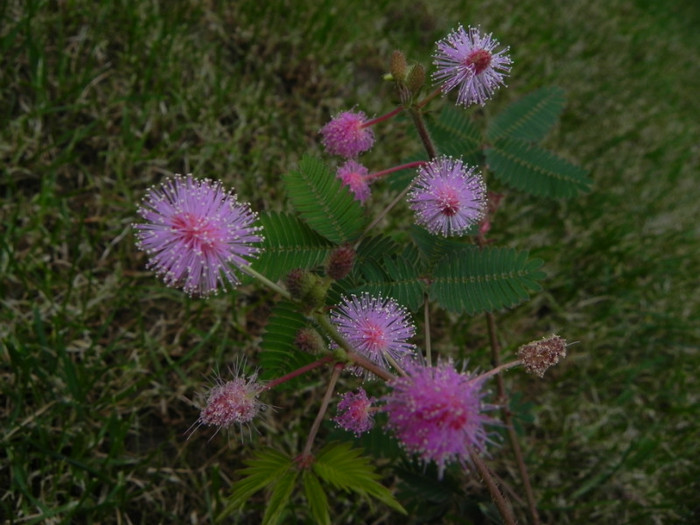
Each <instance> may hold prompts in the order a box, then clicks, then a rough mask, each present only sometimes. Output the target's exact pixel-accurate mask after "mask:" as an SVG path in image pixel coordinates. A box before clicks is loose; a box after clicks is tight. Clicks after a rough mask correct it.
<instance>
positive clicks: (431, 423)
mask: <svg viewBox="0 0 700 525" xmlns="http://www.w3.org/2000/svg"><path fill="white" fill-rule="evenodd" d="M406 371H407V372H408V375H407V376H402V377H398V378H397V379H395V380H394V381H392V383H391V384H390V386H391V387H392V391H391V392H390V393H389V394H387V395H386V396H385V397H384V401H385V405H384V407H383V410H384V411H385V412H386V413H387V415H388V417H389V419H388V426H389V428H391V429H392V430H393V431H394V433H395V434H396V437H397V438H398V439H399V441H400V442H401V444H402V445H403V447H404V448H405V449H406V450H407V451H408V452H411V453H415V454H418V455H419V456H420V457H421V459H422V460H423V461H424V462H425V463H429V462H430V461H434V462H435V464H436V465H437V466H438V471H439V475H440V476H442V474H443V472H444V470H445V466H446V465H447V464H448V463H451V462H454V461H459V462H461V463H463V464H465V463H466V462H467V461H468V460H469V456H470V449H471V450H473V451H474V452H475V453H481V452H483V451H484V450H485V449H486V444H487V443H488V442H489V441H490V440H489V439H488V435H487V432H486V429H485V428H484V425H486V424H494V423H495V421H494V420H493V419H492V418H490V417H488V416H486V415H485V414H484V411H485V410H488V409H490V408H491V407H490V406H487V405H485V404H484V403H483V401H482V398H483V397H484V393H483V392H482V390H481V387H482V386H483V379H480V378H479V377H478V376H471V375H469V374H466V373H459V372H457V371H456V370H455V368H454V366H453V365H452V363H451V362H442V363H440V364H438V365H437V366H434V367H432V366H425V365H420V364H417V363H413V364H411V365H409V366H408V367H407V370H406Z"/></svg>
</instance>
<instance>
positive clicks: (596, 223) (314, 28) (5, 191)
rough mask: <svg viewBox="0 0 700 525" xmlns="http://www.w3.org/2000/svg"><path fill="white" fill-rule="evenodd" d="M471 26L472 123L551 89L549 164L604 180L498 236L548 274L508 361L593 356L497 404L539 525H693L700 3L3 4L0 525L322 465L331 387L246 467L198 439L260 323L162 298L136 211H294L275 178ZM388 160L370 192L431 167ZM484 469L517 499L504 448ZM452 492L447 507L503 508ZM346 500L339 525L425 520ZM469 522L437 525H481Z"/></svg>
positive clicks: (156, 501)
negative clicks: (318, 423)
mask: <svg viewBox="0 0 700 525" xmlns="http://www.w3.org/2000/svg"><path fill="white" fill-rule="evenodd" d="M459 23H462V24H464V25H469V24H471V25H480V26H481V28H482V29H483V30H485V31H487V32H493V33H494V36H496V37H497V38H498V39H499V40H500V42H501V43H503V44H504V45H509V46H510V47H511V55H512V58H513V60H514V66H513V69H512V73H511V76H510V78H509V80H508V88H507V89H501V90H500V91H499V92H498V94H497V96H496V97H495V98H494V100H493V101H492V102H491V103H489V104H488V105H487V106H486V107H485V108H484V109H483V110H478V111H476V114H477V116H478V117H479V118H481V116H488V115H489V114H492V113H495V112H496V111H498V110H499V109H501V108H502V107H504V106H505V105H507V104H508V103H509V102H512V101H514V100H517V99H518V98H520V97H522V96H523V95H524V94H526V93H527V92H529V91H531V90H534V89H536V88H538V87H542V86H547V85H558V86H560V87H562V88H563V89H564V90H565V91H566V93H567V106H566V108H565V111H564V114H563V117H562V121H561V124H560V125H559V126H557V127H556V129H555V130H554V131H553V132H552V133H551V134H550V135H549V136H548V137H547V139H546V146H547V147H548V148H549V149H552V150H553V151H555V152H557V153H558V154H560V155H562V156H564V157H566V158H568V159H570V160H571V161H572V162H574V163H576V164H579V165H581V166H583V167H585V168H586V169H587V170H589V172H590V176H591V177H592V179H593V180H594V186H593V190H592V191H591V192H590V193H589V194H587V195H584V196H581V197H579V198H576V199H571V200H568V201H546V200H543V199H536V198H534V197H529V196H523V195H520V194H517V193H515V192H512V193H508V194H507V195H506V198H505V200H504V202H503V206H502V208H501V209H500V210H499V212H498V215H497V220H496V221H495V224H494V229H493V231H492V232H491V235H492V237H493V239H494V240H495V241H496V243H497V244H499V245H507V246H512V247H516V248H519V249H529V250H531V253H532V254H533V255H535V256H537V257H541V258H542V259H544V260H545V266H544V268H545V271H546V272H547V275H548V277H547V279H546V280H545V281H544V282H543V285H544V288H545V291H544V292H542V293H539V294H537V295H535V296H533V298H532V300H531V301H529V302H527V303H525V304H523V305H521V306H519V307H517V308H514V309H512V310H509V311H505V312H498V314H497V323H498V327H499V338H500V341H501V343H502V345H503V347H504V348H505V349H506V351H507V352H508V353H510V352H513V351H514V350H516V349H517V347H518V346H519V345H520V344H523V343H525V342H528V341H530V340H533V339H537V338H539V337H541V336H542V335H545V334H548V333H551V332H556V333H559V334H560V335H562V336H563V337H565V338H566V339H567V340H569V341H578V343H577V344H576V345H574V346H572V347H570V349H569V350H570V356H569V357H568V358H567V360H566V361H565V362H564V363H562V365H561V366H559V367H558V368H557V369H554V370H552V371H550V372H548V374H547V375H546V376H545V379H544V380H543V381H533V380H532V379H531V378H530V377H526V376H524V375H523V374H513V375H512V376H508V377H507V380H508V384H509V387H510V389H511V392H513V393H515V400H516V402H517V407H518V408H517V411H516V416H518V420H517V421H518V431H519V432H520V434H521V444H522V447H523V449H524V452H525V455H526V461H527V465H528V468H529V470H530V474H531V477H532V481H533V485H534V489H535V495H536V499H537V501H538V506H539V510H540V513H541V517H542V520H543V522H545V523H556V524H569V523H571V524H584V523H603V524H605V523H610V524H620V523H640V524H642V523H643V524H647V523H697V522H699V521H700V466H699V465H700V463H698V457H699V456H700V439H698V436H700V424H698V420H700V409H698V405H700V398H699V396H698V392H700V381H699V380H698V369H700V350H699V346H700V333H699V330H698V319H700V308H699V304H700V301H699V300H698V284H699V280H698V275H700V239H699V235H698V234H699V233H700V228H699V227H698V208H699V206H698V202H699V201H700V184H699V183H698V173H699V167H700V166H699V164H700V146H699V144H700V142H699V138H700V105H698V104H697V94H698V93H700V53H699V52H698V51H699V50H700V31H699V30H698V29H700V5H699V4H698V3H697V2H693V1H692V0H677V1H675V2H654V1H651V0H611V1H604V0H589V1H584V0H572V1H566V2H562V1H556V0H539V1H538V0H524V1H522V2H506V1H503V0H494V1H486V0H481V1H475V2H467V1H458V2H455V1H450V0H435V1H434V2H410V3H409V2H401V1H398V0H373V1H370V0H360V1H353V2H350V1H335V2H333V1H325V0H322V1H311V0H299V1H295V2H292V1H290V0H286V1H285V0H273V1H271V2H260V1H250V0H241V1H235V2H216V1H214V0H208V1H201V2H196V1H184V0H174V1H172V2H157V1H155V0H114V1H104V2H92V1H87V0H74V1H68V0H65V1H61V0H5V1H2V2H0V51H1V52H0V170H1V171H0V392H1V397H0V420H1V421H2V431H0V440H1V441H0V518H4V520H5V522H6V523H112V522H114V523H143V524H153V523H185V522H189V523H208V522H212V521H213V520H214V519H215V517H216V516H217V515H218V514H219V513H220V512H221V511H222V509H223V508H224V507H225V505H226V498H227V496H228V495H229V494H230V491H231V486H232V484H233V483H235V481H236V480H237V479H239V477H240V475H239V474H237V472H236V471H237V470H238V469H240V468H241V467H242V466H243V463H242V462H243V460H245V459H246V458H248V457H250V454H251V450H252V449H254V448H255V446H258V445H259V444H268V445H272V446H275V447H278V448H280V449H284V450H286V451H294V450H299V449H300V448H301V447H302V446H303V443H304V437H305V433H307V432H308V429H309V426H310V424H311V422H312V421H313V418H314V415H315V412H314V408H315V407H316V406H317V404H318V403H319V401H320V396H321V394H322V392H323V385H324V384H325V377H322V376H321V375H320V374H317V375H311V376H310V377H309V379H308V382H307V383H306V387H305V388H304V389H303V390H302V391H301V392H296V393H295V395H294V396H290V395H289V392H288V391H287V392H284V391H282V392H280V393H277V394H274V395H272V396H271V397H270V399H269V402H270V404H272V405H274V406H275V410H274V411H268V412H267V414H266V415H265V417H264V418H263V420H262V421H261V422H260V423H259V424H258V429H259V434H258V435H255V436H254V438H253V443H252V445H253V446H251V443H250V442H248V441H246V442H244V443H241V441H240V440H239V438H238V436H237V434H235V433H231V434H230V435H227V434H226V433H220V434H218V435H216V436H215V437H213V438H211V433H206V432H204V431H201V432H196V433H195V434H194V435H193V436H192V437H191V438H190V439H189V440H188V439H187V436H186V432H187V430H188V428H189V427H190V425H191V424H192V423H193V422H194V421H195V420H196V418H197V416H198V402H199V401H200V400H201V395H202V392H204V391H205V390H206V389H207V388H208V387H209V386H210V385H211V380H212V377H213V376H215V375H217V374H218V373H221V374H224V375H225V374H226V373H228V372H227V370H228V369H229V368H230V367H232V366H234V365H235V363H236V361H237V359H239V358H240V357H241V356H247V359H248V362H249V364H251V365H253V366H254V365H255V359H256V357H255V352H256V348H257V345H258V344H259V342H260V338H261V336H262V333H263V331H264V325H265V322H266V319H267V314H268V313H269V309H270V298H271V297H270V294H268V293H267V292H263V291H261V290H260V289H258V288H255V287H253V286H250V285H246V286H243V287H241V288H240V289H239V290H237V291H236V293H234V294H232V295H226V296H224V295H220V296H217V297H215V298H213V299H208V300H198V299H190V298H188V297H187V296H186V295H185V294H183V293H182V292H179V291H177V290H173V289H170V288H167V287H165V286H164V285H163V284H162V283H161V282H160V281H159V280H157V279H156V278H155V277H154V275H153V274H152V273H151V272H149V271H147V270H146V269H145V263H146V258H145V255H144V254H142V253H140V252H139V251H138V250H137V249H136V248H135V246H134V235H133V232H132V230H131V227H130V225H131V223H132V222H133V221H134V220H135V219H136V207H137V205H138V202H139V200H140V199H141V197H142V195H143V193H144V191H145V190H146V188H148V187H149V186H150V185H152V184H154V183H156V182H158V181H160V180H162V179H163V177H164V176H166V175H168V174H170V173H189V172H192V173H194V174H195V175H196V176H199V177H211V178H216V179H221V180H222V181H224V183H225V184H226V185H227V186H229V187H235V188H236V191H237V193H238V194H239V195H240V196H241V199H242V200H245V201H249V202H251V203H252V206H253V208H254V209H258V210H288V211H291V208H290V206H289V204H288V202H287V201H286V198H285V194H284V190H283V188H282V185H281V183H280V177H281V176H282V174H284V173H285V172H287V171H288V170H289V169H291V168H293V167H294V166H295V165H296V164H297V162H298V161H299V159H300V158H301V156H302V155H303V154H304V153H307V152H310V153H314V154H320V152H321V146H320V144H319V136H318V134H317V131H318V129H319V128H320V127H321V126H322V125H323V124H324V123H325V122H326V121H327V120H328V118H329V116H330V115H333V114H335V113H336V112H338V111H340V110H343V109H347V108H350V107H353V106H357V107H358V108H360V109H362V110H364V111H365V112H366V113H368V114H370V115H375V114H376V115H381V114H383V113H385V112H387V111H389V110H390V109H391V108H392V107H393V105H394V104H395V101H394V99H393V94H392V91H391V86H390V85H389V84H388V83H386V82H384V81H383V80H382V75H383V74H384V73H385V72H386V70H387V69H388V63H389V57H390V54H391V52H392V51H393V50H394V49H402V50H403V51H405V52H406V54H407V55H408V56H409V58H411V59H413V60H415V61H419V62H422V63H424V64H425V65H426V66H427V65H429V63H430V55H431V53H432V52H433V46H434V42H435V41H436V40H438V39H440V38H442V37H443V36H444V35H445V34H446V33H447V32H448V31H449V30H450V29H452V28H454V27H456V26H457V25H458V24H459ZM378 138H379V140H378V143H377V145H376V147H375V148H374V149H373V151H372V152H371V153H370V154H368V155H367V157H366V160H367V162H368V163H370V164H372V163H374V164H375V165H376V166H379V167H388V166H391V165H394V164H397V163H399V162H401V161H403V160H404V159H405V158H406V154H407V151H409V149H408V148H413V147H414V146H413V144H414V139H413V137H412V136H411V135H409V134H406V133H405V128H404V127H402V125H401V123H400V122H399V123H396V124H395V125H392V124H389V125H387V126H385V127H382V128H381V129H380V130H379V131H378ZM363 158H364V157H363ZM391 197H392V195H388V196H387V197H386V198H387V199H390V198H391ZM435 322H436V323H437V325H438V326H437V328H436V330H435V336H436V342H435V346H436V348H437V349H438V350H441V349H442V350H443V351H445V352H452V351H455V352H463V350H464V349H465V348H468V349H470V350H471V351H472V354H471V355H470V356H469V359H470V365H474V366H479V367H482V368H487V367H488V357H487V356H488V353H487V340H486V334H485V326H484V322H483V318H481V317H478V318H473V319H472V318H468V317H464V318H461V319H457V318H454V317H445V318H444V319H437V320H435ZM300 403H301V404H303V405H304V406H307V405H308V406H309V407H310V408H309V409H306V410H303V411H302V410H299V404H300ZM331 430H332V428H331V425H328V426H327V427H324V428H323V429H322V432H321V437H322V438H323V437H324V436H326V435H328V433H329V432H330V431H331ZM210 438H211V439H210ZM378 463H379V464H380V465H381V467H382V469H383V470H382V472H383V473H384V474H385V478H384V480H383V481H384V483H385V485H387V486H389V487H392V488H396V486H395V483H396V479H395V478H394V477H392V476H391V474H390V472H391V471H390V469H388V468H386V467H387V466H386V465H385V464H384V463H382V461H381V460H379V461H378ZM491 466H492V467H493V468H494V469H495V470H496V471H497V472H498V473H499V475H500V476H501V477H502V478H503V479H504V480H505V482H506V483H507V484H508V485H510V486H511V487H512V488H513V491H514V492H515V493H516V494H522V489H521V488H520V483H519V480H518V477H517V469H516V467H515V463H514V461H513V460H512V459H511V455H510V453H509V451H508V449H507V447H504V449H503V451H501V452H499V451H498V450H495V451H494V452H493V457H492V459H491ZM463 481H464V483H463V485H462V486H461V487H460V489H459V491H457V492H456V493H454V494H457V495H459V494H464V493H465V492H466V493H468V494H470V495H472V496H473V497H474V498H476V499H475V501H485V500H487V499H488V494H487V493H486V492H485V491H484V489H483V488H481V487H480V486H479V485H478V484H476V483H470V482H469V480H466V481H465V480H463ZM437 487H438V491H441V490H444V491H445V493H450V492H449V491H450V490H451V488H449V487H440V486H439V485H437ZM399 488H400V487H399ZM428 489H431V490H435V482H433V486H430V487H426V491H427V490H428ZM460 491H461V492H460ZM400 494H401V493H400ZM400 494H399V500H401V495H400ZM450 494H453V493H450ZM464 497H465V498H466V496H464ZM426 499H430V498H427V497H426ZM457 499H459V498H457ZM331 500H332V501H333V502H334V505H333V509H334V510H333V514H332V516H333V519H334V523H341V522H342V523H358V524H359V523H367V522H369V521H370V520H371V521H372V522H373V523H385V524H392V523H397V522H399V520H402V521H407V522H410V523H421V521H420V517H421V515H424V516H427V515H428V514H427V512H428V511H427V510H426V508H424V507H421V508H420V512H421V513H422V514H419V513H416V514H415V515H412V516H411V517H410V518H408V519H407V518H404V517H401V516H399V515H398V514H393V513H391V511H390V510H389V509H388V508H385V507H382V506H381V505H378V506H377V505H375V506H374V507H371V508H370V506H368V505H367V504H366V503H365V502H362V501H355V500H354V499H352V498H348V497H347V495H346V494H344V493H343V492H341V491H338V493H333V494H332V499H331ZM293 501H294V509H295V514H296V515H297V518H296V521H295V518H293V517H292V516H291V515H290V516H289V519H288V520H287V521H285V523H287V522H288V523H306V522H307V521H306V520H307V519H308V518H307V514H306V513H305V512H306V511H305V505H306V503H305V500H304V498H303V494H302V491H298V494H296V495H295V496H294V498H293ZM401 501H402V502H403V503H406V500H401ZM450 504H451V505H452V507H450V508H451V510H450V513H449V514H448V515H447V516H446V517H444V518H443V519H444V520H445V522H448V523H472V521H468V520H467V519H466V518H464V517H460V506H459V504H458V503H457V502H455V501H452V502H451V503H450ZM264 505H265V499H264V497H263V495H262V494H259V495H258V496H256V497H255V498H254V499H253V501H252V502H251V504H250V505H249V506H247V507H245V508H244V510H242V511H240V512H239V513H237V514H234V515H232V516H230V517H229V518H227V520H229V521H230V522H233V523H258V522H259V520H260V516H261V511H262V509H264ZM425 522H429V521H425ZM523 522H524V520H523Z"/></svg>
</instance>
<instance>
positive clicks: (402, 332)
mask: <svg viewBox="0 0 700 525" xmlns="http://www.w3.org/2000/svg"><path fill="white" fill-rule="evenodd" d="M331 321H332V322H333V324H334V325H335V326H336V328H337V329H338V331H339V332H340V333H341V335H342V336H343V337H345V338H346V339H347V341H348V343H350V345H351V346H352V347H353V348H354V349H355V350H356V351H357V352H358V353H360V354H362V355H363V356H365V357H366V358H368V359H369V360H370V361H372V362H373V363H376V364H378V365H381V366H384V367H388V366H389V365H390V364H392V361H393V362H395V363H398V364H399V365H403V364H404V363H405V362H407V361H410V360H411V359H412V358H413V357H414V356H415V345H413V344H411V343H408V340H409V339H410V338H411V337H413V335H414V334H415V331H416V329H415V326H414V325H413V322H411V319H410V314H409V313H408V311H407V310H406V309H405V308H404V307H403V306H400V305H399V304H398V303H397V302H396V301H395V300H394V299H391V298H383V297H372V296H371V295H369V294H362V295H361V296H360V297H357V296H355V295H353V296H351V297H349V298H348V297H343V302H342V303H341V304H340V305H338V306H337V307H336V308H335V309H334V310H333V312H332V313H331Z"/></svg>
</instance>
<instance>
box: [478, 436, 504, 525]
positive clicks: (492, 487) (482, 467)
mask: <svg viewBox="0 0 700 525" xmlns="http://www.w3.org/2000/svg"><path fill="white" fill-rule="evenodd" d="M469 455H470V457H471V460H472V462H473V463H474V465H476V468H477V470H478V471H479V474H481V477H482V478H483V479H484V483H486V486H487V487H488V489H489V492H490V493H491V499H493V502H494V503H495V504H496V506H497V507H498V510H499V512H500V513H501V517H502V518H503V521H504V522H505V523H506V524H507V525H515V516H514V515H513V511H512V510H511V509H510V507H509V506H508V503H507V502H506V499H505V498H504V497H503V494H501V491H500V490H499V489H498V485H496V482H495V481H494V479H493V476H492V475H491V471H490V470H489V468H488V466H487V465H486V463H484V462H483V460H482V459H481V458H480V457H479V455H478V454H477V453H476V452H474V450H473V449H472V448H471V447H469Z"/></svg>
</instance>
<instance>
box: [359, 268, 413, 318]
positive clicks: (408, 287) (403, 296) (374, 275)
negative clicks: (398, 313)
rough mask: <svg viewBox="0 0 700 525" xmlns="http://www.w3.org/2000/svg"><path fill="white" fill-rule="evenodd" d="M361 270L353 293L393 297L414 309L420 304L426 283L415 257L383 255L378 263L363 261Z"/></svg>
mask: <svg viewBox="0 0 700 525" xmlns="http://www.w3.org/2000/svg"><path fill="white" fill-rule="evenodd" d="M360 272H361V273H362V277H363V279H362V281H363V282H362V284H361V285H360V286H359V287H358V288H357V289H355V290H353V291H354V292H357V293H359V292H367V293H369V294H371V295H374V296H379V295H382V296H384V297H392V298H394V299H396V301H397V302H398V303H399V304H401V305H403V306H405V307H406V308H408V309H409V310H411V311H413V312H415V311H416V310H418V309H419V308H420V306H421V305H422V304H423V292H424V291H425V282H424V281H423V279H421V276H420V271H419V266H418V265H416V258H415V257H414V258H408V257H405V256H386V257H383V258H382V259H381V260H380V261H379V263H378V264H377V262H375V261H368V262H366V263H365V264H364V265H363V266H362V267H361V268H360Z"/></svg>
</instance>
